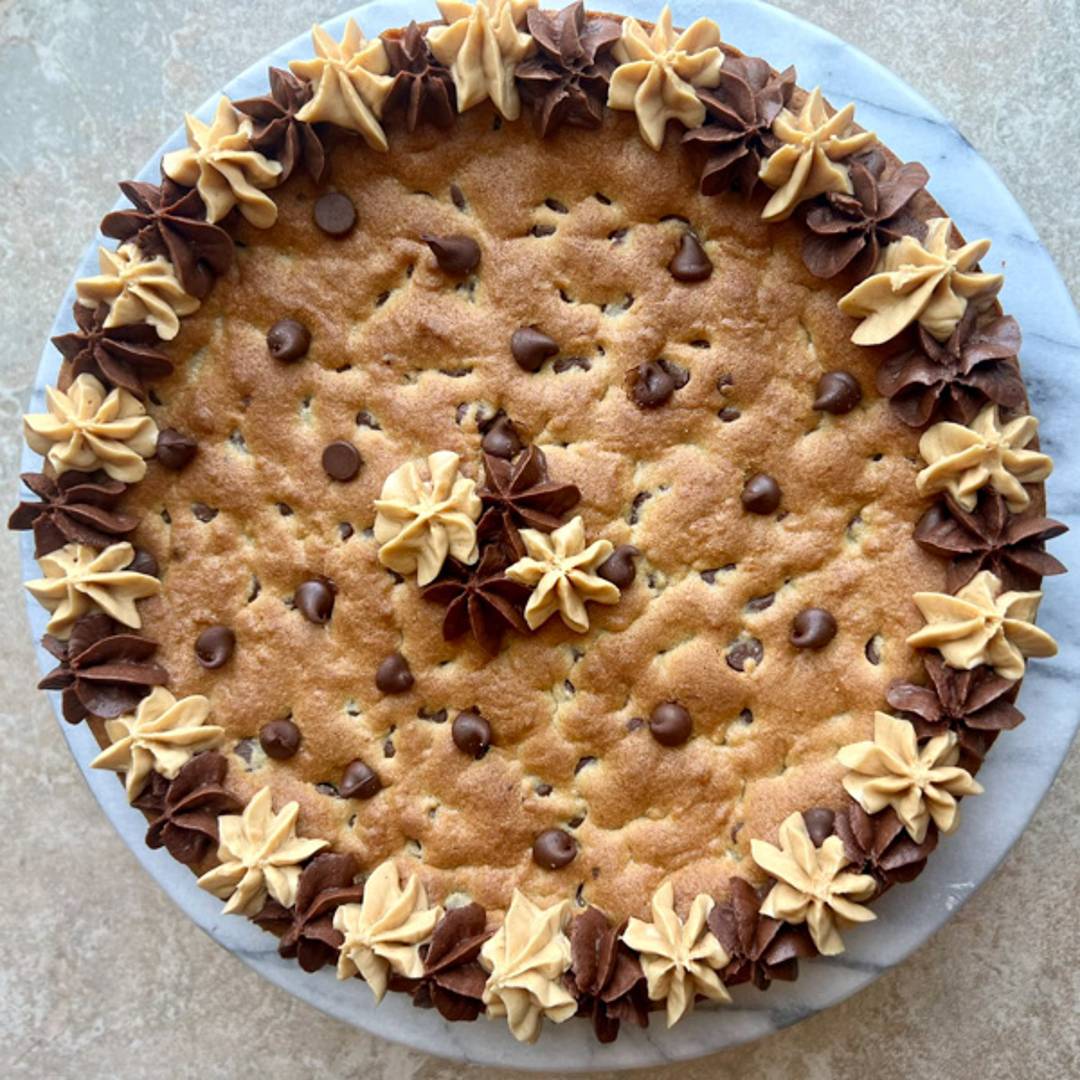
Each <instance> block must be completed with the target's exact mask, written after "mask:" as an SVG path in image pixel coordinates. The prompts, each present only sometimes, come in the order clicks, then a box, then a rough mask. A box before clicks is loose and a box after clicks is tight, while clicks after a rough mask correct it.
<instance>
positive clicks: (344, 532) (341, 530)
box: [337, 521, 356, 540]
mask: <svg viewBox="0 0 1080 1080" xmlns="http://www.w3.org/2000/svg"><path fill="white" fill-rule="evenodd" d="M337 531H338V536H340V537H341V539H342V540H348V539H349V537H350V536H352V534H353V533H354V532H355V531H356V530H355V529H354V528H353V527H352V526H351V525H350V524H349V523H348V522H347V521H343V522H342V523H341V524H340V525H338V527H337Z"/></svg>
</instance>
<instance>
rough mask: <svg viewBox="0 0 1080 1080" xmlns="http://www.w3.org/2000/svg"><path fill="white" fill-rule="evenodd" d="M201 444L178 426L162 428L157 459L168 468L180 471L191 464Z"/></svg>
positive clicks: (159, 435)
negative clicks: (179, 429) (177, 427)
mask: <svg viewBox="0 0 1080 1080" xmlns="http://www.w3.org/2000/svg"><path fill="white" fill-rule="evenodd" d="M198 449H199V444H198V443H197V442H196V441H195V440H194V439H193V438H192V437H191V436H190V435H185V434H184V433H183V432H180V431H177V430H176V428H162V429H161V431H159V432H158V437H157V459H158V461H159V462H160V463H161V464H162V465H164V466H165V468H166V469H172V470H173V471H174V472H179V471H180V470H181V469H182V468H184V467H185V466H186V465H190V464H191V462H192V459H193V458H194V457H195V454H196V451H197V450H198Z"/></svg>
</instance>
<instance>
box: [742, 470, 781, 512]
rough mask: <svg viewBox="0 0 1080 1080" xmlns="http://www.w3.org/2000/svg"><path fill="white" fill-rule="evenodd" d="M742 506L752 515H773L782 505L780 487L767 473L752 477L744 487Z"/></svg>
mask: <svg viewBox="0 0 1080 1080" xmlns="http://www.w3.org/2000/svg"><path fill="white" fill-rule="evenodd" d="M742 504H743V509H745V510H749V511H750V513H751V514H771V513H772V512H773V511H774V510H775V509H776V508H777V507H778V506H779V505H780V485H779V484H778V483H777V482H776V481H775V480H774V479H773V478H772V477H771V476H766V474H765V473H758V474H757V475H756V476H751V477H750V479H749V480H747V481H746V484H745V485H744V486H743V490H742Z"/></svg>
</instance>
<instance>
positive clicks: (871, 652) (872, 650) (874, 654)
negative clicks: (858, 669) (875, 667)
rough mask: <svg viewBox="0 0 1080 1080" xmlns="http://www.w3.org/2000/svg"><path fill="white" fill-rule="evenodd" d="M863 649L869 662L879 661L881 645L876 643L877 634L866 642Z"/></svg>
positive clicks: (878, 662) (876, 662)
mask: <svg viewBox="0 0 1080 1080" xmlns="http://www.w3.org/2000/svg"><path fill="white" fill-rule="evenodd" d="M864 651H865V653H866V659H867V660H869V661H870V663H871V664H880V663H881V646H880V645H879V644H878V636H877V634H875V635H874V636H873V637H872V638H871V639H870V640H869V641H868V642H867V643H866V649H865V650H864Z"/></svg>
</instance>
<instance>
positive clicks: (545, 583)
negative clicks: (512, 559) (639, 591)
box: [506, 514, 620, 634]
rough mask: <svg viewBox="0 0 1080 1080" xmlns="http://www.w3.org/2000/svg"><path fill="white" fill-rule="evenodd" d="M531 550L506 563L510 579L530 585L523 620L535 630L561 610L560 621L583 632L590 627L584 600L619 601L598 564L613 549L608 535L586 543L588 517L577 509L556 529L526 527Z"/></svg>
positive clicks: (525, 536) (524, 531)
mask: <svg viewBox="0 0 1080 1080" xmlns="http://www.w3.org/2000/svg"><path fill="white" fill-rule="evenodd" d="M521 539H522V542H523V543H524V544H525V550H526V551H527V552H528V554H527V555H526V556H525V557H524V558H522V559H519V560H518V561H517V562H516V563H514V564H513V566H510V567H507V570H506V576H507V577H508V578H510V580H511V581H518V582H520V583H521V584H522V585H528V586H530V587H531V588H532V590H533V592H532V596H530V597H529V602H528V603H527V604H526V605H525V621H526V622H527V623H528V624H529V626H530V627H531V628H532V629H533V630H535V629H537V628H538V627H540V626H543V624H544V623H545V622H547V620H548V619H549V618H551V616H552V615H554V614H555V612H556V611H557V612H558V613H559V615H560V616H561V617H562V621H563V622H564V623H565V624H566V625H567V626H568V627H569V628H570V629H571V630H575V631H577V633H579V634H583V633H585V631H586V630H588V629H589V613H588V611H587V610H586V608H585V602H586V601H587V600H592V601H593V602H594V603H597V604H617V603H618V602H619V595H620V594H619V590H618V587H617V586H615V585H613V584H612V583H611V582H610V581H606V580H605V579H604V578H602V577H600V575H599V574H597V572H596V570H597V567H599V566H600V564H601V563H602V562H604V560H605V559H607V558H608V556H609V555H610V554H611V553H612V551H613V550H614V548H613V547H612V544H611V541H610V540H595V541H593V543H591V544H589V546H588V547H586V546H585V522H584V521H583V520H582V519H581V515H580V514H579V515H578V516H577V517H575V518H572V519H571V520H570V521H568V522H567V523H566V524H565V525H562V526H560V527H559V528H558V529H556V530H555V531H554V532H553V533H551V534H548V533H542V532H540V531H539V530H538V529H522V530H521Z"/></svg>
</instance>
